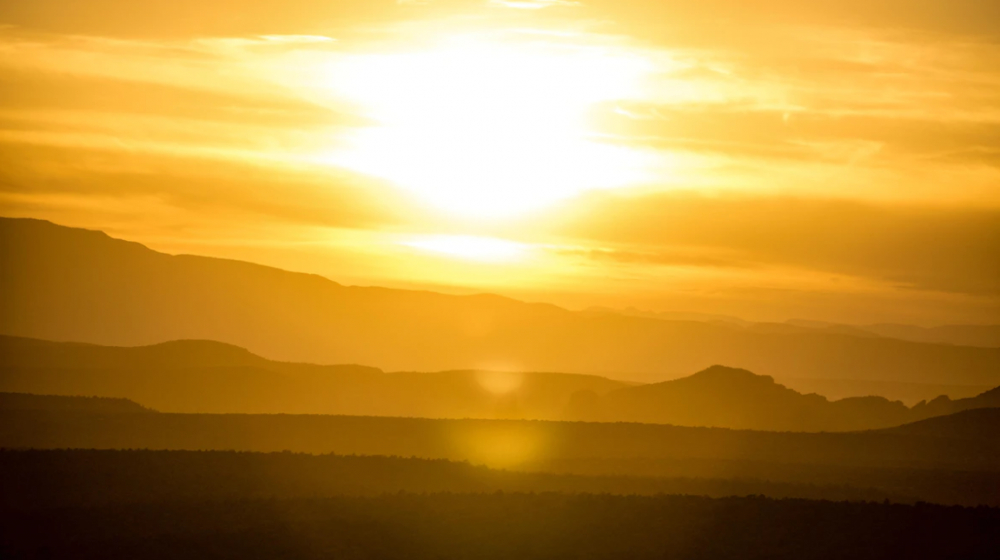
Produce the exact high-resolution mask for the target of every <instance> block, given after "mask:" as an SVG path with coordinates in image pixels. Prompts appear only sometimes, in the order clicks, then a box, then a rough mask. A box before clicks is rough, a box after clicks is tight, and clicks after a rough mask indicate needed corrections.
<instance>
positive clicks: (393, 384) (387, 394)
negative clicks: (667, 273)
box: [0, 336, 1000, 431]
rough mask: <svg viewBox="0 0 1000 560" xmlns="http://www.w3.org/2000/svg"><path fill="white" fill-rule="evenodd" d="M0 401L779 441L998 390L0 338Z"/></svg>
mask: <svg viewBox="0 0 1000 560" xmlns="http://www.w3.org/2000/svg"><path fill="white" fill-rule="evenodd" d="M0 374H2V375H0V391H16V392H24V393H35V394H49V395H69V396H72V395H97V396H102V397H113V398H119V399H121V398H125V399H132V400H134V401H137V402H141V403H143V404H145V405H149V406H151V407H153V408H154V409H156V410H160V411H163V412H207V413H250V414H259V413H290V414H353V415H375V416H410V417H425V418H512V419H518V418H521V419H538V420H566V419H569V420H584V421H606V422H623V421H624V422H647V423H659V424H674V425H679V426H713V427H725V428H735V429H757V430H778V431H850V430H860V429H874V428H884V427H889V426H898V425H900V424H904V423H907V422H912V421H915V420H920V419H923V418H928V417H931V416H940V415H945V414H951V413H953V412H956V411H959V410H965V409H970V408H983V407H991V406H1000V399H998V396H1000V390H993V391H988V392H986V393H983V394H982V395H980V396H977V397H974V398H969V399H959V400H956V401H953V400H951V399H949V398H948V397H939V398H936V399H934V400H932V401H930V402H923V403H920V404H918V405H917V406H914V407H913V408H908V407H906V406H905V405H903V404H902V403H900V402H893V401H889V400H887V399H885V398H882V397H864V398H847V399H841V400H836V401H831V400H828V399H826V398H825V397H822V396H820V395H815V394H806V395H803V394H801V393H798V392H796V391H794V390H792V389H789V388H787V387H784V386H782V385H779V384H777V383H776V382H775V381H774V380H773V379H772V378H771V377H768V376H761V375H755V374H754V373H752V372H749V371H746V370H742V369H735V368H727V367H723V366H713V367H711V368H708V369H706V370H704V371H701V372H698V373H696V374H694V375H691V376H688V377H684V378H680V379H676V380H672V381H666V382H663V383H655V384H648V385H633V384H626V383H623V382H619V381H613V380H611V379H607V378H603V377H598V376H590V375H578V374H563V373H544V372H542V373H537V372H536V373H521V372H500V371H444V372H391V373H387V372H383V371H381V370H379V369H376V368H369V367H364V366H357V365H341V366H318V365H311V364H295V363H286V362H276V361H272V360H267V359H264V358H261V357H260V356H256V355H254V354H252V353H250V352H248V351H246V350H244V349H242V348H238V347H235V346H232V345H228V344H222V343H217V342H210V341H192V340H186V341H174V342H168V343H162V344H157V345H152V346H140V347H105V346H97V345H92V344H80V343H65V342H47V341H41V340H34V339H25V338H18V337H7V336H0Z"/></svg>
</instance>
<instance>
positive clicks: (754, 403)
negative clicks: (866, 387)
mask: <svg viewBox="0 0 1000 560" xmlns="http://www.w3.org/2000/svg"><path fill="white" fill-rule="evenodd" d="M998 397H1000V388H997V389H993V390H991V391H988V392H986V393H983V394H982V395H980V396H978V397H973V398H970V399H961V400H958V401H952V400H950V399H949V398H948V397H944V396H942V397H939V398H937V399H935V400H933V401H931V402H930V403H926V402H922V403H919V404H918V405H916V406H914V407H913V408H908V407H906V406H905V405H904V404H903V403H901V402H898V401H889V400H888V399H885V398H883V397H874V396H872V397H853V398H846V399H841V400H835V401H830V400H827V399H826V398H825V397H822V396H820V395H816V394H806V395H803V394H801V393H799V392H796V391H794V390H792V389H789V388H787V387H785V386H783V385H779V384H778V383H776V382H775V381H774V379H772V378H771V377H769V376H763V375H755V374H754V373H752V372H749V371H747V370H744V369H736V368H729V367H724V366H712V367H710V368H708V369H706V370H704V371H701V372H698V373H696V374H694V375H692V376H690V377H684V378H681V379H675V380H672V381H665V382H663V383H654V384H649V385H639V386H635V387H626V388H622V389H618V390H615V391H612V392H610V393H608V394H607V395H605V396H603V397H599V396H597V395H592V394H587V393H581V394H576V395H574V396H573V397H572V400H571V405H570V410H569V416H570V417H572V418H575V419H579V420H596V421H601V420H603V421H631V422H648V423H658V424H675V425H679V426H717V427H727V428H737V429H753V430H777V431H851V430H862V429H871V428H879V427H888V426H898V425H900V424H904V423H907V422H913V421H915V420H920V419H923V418H927V417H930V416H939V415H944V414H951V413H953V412H957V411H960V410H966V409H969V408H983V407H989V406H1000V398H998Z"/></svg>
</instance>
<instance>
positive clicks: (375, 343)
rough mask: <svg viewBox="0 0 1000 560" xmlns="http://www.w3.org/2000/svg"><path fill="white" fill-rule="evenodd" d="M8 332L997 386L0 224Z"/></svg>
mask: <svg viewBox="0 0 1000 560" xmlns="http://www.w3.org/2000/svg"><path fill="white" fill-rule="evenodd" d="M0 305H2V307H3V309H4V313H3V314H2V315H0V333H3V334H8V335H15V336H24V337H35V338H44V339H50V340H66V341H77V342H89V343H97V344H106V345H125V346H135V345H147V344H155V343H160V342H164V341H168V340H178V339H207V340H218V341H222V342H226V343H230V344H235V345H238V346H241V347H244V348H248V349H250V350H251V351H252V352H254V353H257V354H259V355H262V356H266V357H268V358H270V359H275V360H286V361H296V362H312V363H361V364H369V365H372V366H376V367H379V368H382V369H392V370H424V371H432V370H470V369H491V368H497V367H498V366H497V365H496V364H506V366H504V367H506V368H512V369H517V370H522V371H572V372H579V373H591V374H607V373H614V374H615V375H616V376H618V377H621V378H623V379H631V380H636V381H649V380H662V379H664V378H671V377H677V376H679V375H682V374H685V373H688V372H692V371H699V370H702V369H705V368H707V367H709V366H711V365H712V364H715V363H725V364H728V365H731V366H734V367H741V368H745V369H749V370H751V371H756V372H759V373H764V374H767V375H771V376H774V377H778V378H781V377H809V378H831V379H844V378H850V379H879V380H889V381H892V380H895V381H910V382H926V383H955V384H968V385H989V386H996V385H1000V349H998V348H972V347H964V346H949V345H939V344H925V343H915V342H906V341H900V340H894V339H887V338H881V337H867V338H866V337H859V336H852V335H850V334H843V333H829V332H817V331H815V330H806V332H791V333H785V332H780V333H775V332H755V331H753V330H746V329H734V328H732V327H731V326H728V325H719V324H709V323H704V322H696V321H664V320H659V319H654V318H643V317H628V316H623V315H597V316H595V315H593V314H587V313H578V312H572V311H568V310H565V309H561V308H558V307H555V306H552V305H544V304H532V303H524V302H520V301H515V300H512V299H508V298H503V297H499V296H493V295H475V296H452V295H444V294H437V293H431V292H419V291H407V290H391V289H384V288H365V287H349V286H343V285H340V284H337V283H335V282H333V281H330V280H328V279H325V278H322V277H319V276H315V275H309V274H299V273H292V272H287V271H283V270H279V269H275V268H269V267H264V266H259V265H255V264H250V263H246V262H239V261H231V260H222V259H212V258H205V257H197V256H189V255H179V256H174V255H166V254H163V253H158V252H156V251H152V250H150V249H148V248H146V247H144V246H142V245H139V244H137V243H131V242H127V241H121V240H116V239H112V238H110V237H108V236H107V235H105V234H103V233H101V232H96V231H87V230H80V229H73V228H66V227H61V226H57V225H54V224H52V223H49V222H43V221H38V220H24V219H3V220H0Z"/></svg>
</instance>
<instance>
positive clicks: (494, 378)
mask: <svg viewBox="0 0 1000 560" xmlns="http://www.w3.org/2000/svg"><path fill="white" fill-rule="evenodd" d="M523 381H524V375H523V374H522V373H521V372H518V371H477V372H476V382H477V383H479V386H480V387H482V388H483V389H486V391H488V392H490V393H492V394H494V395H497V396H502V395H507V394H510V393H512V392H514V391H516V390H517V389H518V388H519V387H521V383H522V382H523Z"/></svg>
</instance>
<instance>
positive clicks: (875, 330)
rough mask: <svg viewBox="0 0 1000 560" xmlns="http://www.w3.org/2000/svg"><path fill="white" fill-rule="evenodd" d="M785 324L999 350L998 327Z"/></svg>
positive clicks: (808, 322)
mask: <svg viewBox="0 0 1000 560" xmlns="http://www.w3.org/2000/svg"><path fill="white" fill-rule="evenodd" d="M786 324H788V325H794V326H798V327H805V328H813V329H823V330H826V331H829V332H844V333H852V334H855V335H857V336H872V335H875V336H883V337H888V338H897V339H899V340H909V341H912V342H929V343H932V344H957V345H959V346H982V347H984V348H997V347H1000V325H941V326H937V327H920V326H917V325H899V324H893V323H877V324H874V325H838V324H835V323H826V322H823V321H807V320H802V319H792V320H790V321H788V322H787V323H786Z"/></svg>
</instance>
